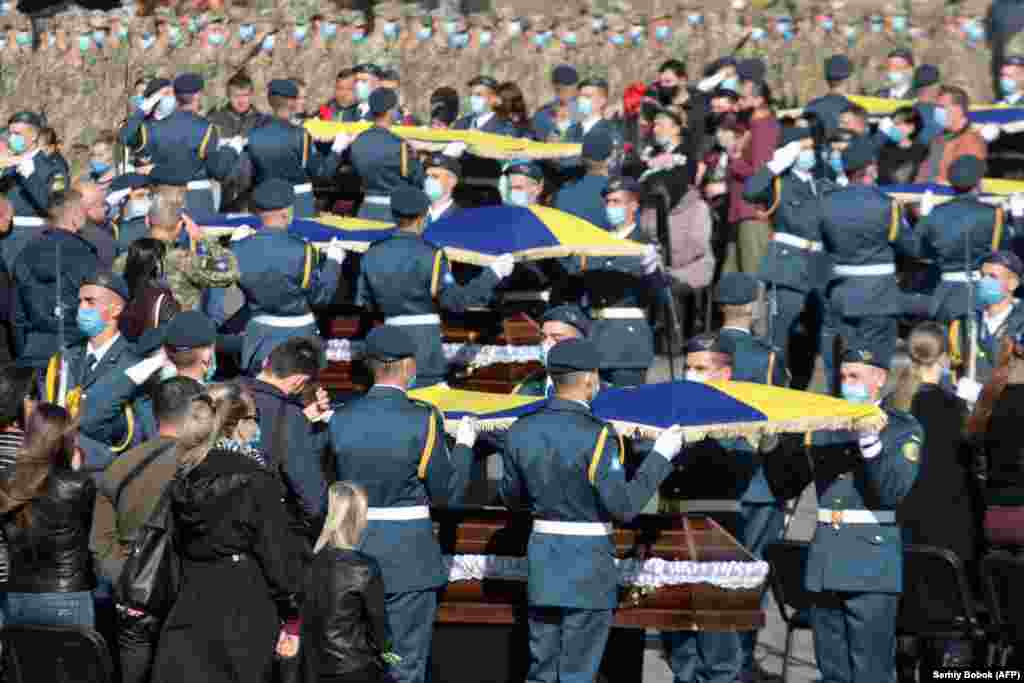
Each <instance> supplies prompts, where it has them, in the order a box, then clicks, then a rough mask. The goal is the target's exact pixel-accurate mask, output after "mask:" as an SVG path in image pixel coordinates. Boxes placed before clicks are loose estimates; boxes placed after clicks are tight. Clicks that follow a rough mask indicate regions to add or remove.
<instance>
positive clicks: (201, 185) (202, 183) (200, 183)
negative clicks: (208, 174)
mask: <svg viewBox="0 0 1024 683" xmlns="http://www.w3.org/2000/svg"><path fill="white" fill-rule="evenodd" d="M185 188H186V189H188V190H210V189H213V184H212V183H211V182H210V181H209V180H192V181H190V182H188V183H186V185H185Z"/></svg>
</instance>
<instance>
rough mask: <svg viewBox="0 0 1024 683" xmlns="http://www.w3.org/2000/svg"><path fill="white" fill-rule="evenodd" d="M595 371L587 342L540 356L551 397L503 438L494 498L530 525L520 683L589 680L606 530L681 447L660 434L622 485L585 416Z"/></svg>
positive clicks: (606, 625) (600, 641)
mask: <svg viewBox="0 0 1024 683" xmlns="http://www.w3.org/2000/svg"><path fill="white" fill-rule="evenodd" d="M599 366H600V356H599V354H598V351H597V349H596V348H595V347H594V345H593V344H592V343H590V342H589V341H586V340H583V339H569V340H567V341H563V342H561V343H559V344H556V345H555V346H554V347H553V348H552V349H551V352H550V353H549V354H548V372H549V373H550V374H551V377H552V380H553V382H554V386H555V397H554V398H552V399H551V400H549V401H548V402H547V404H546V405H545V406H544V407H542V408H540V409H539V410H538V411H537V412H535V413H532V414H530V415H527V416H525V417H522V418H520V419H519V420H517V421H516V423H515V424H514V425H512V427H511V429H509V431H508V436H507V438H506V446H505V450H504V467H503V472H504V473H503V477H502V481H501V497H502V499H503V500H504V502H505V503H506V504H507V505H508V506H509V507H513V508H517V507H519V508H526V509H528V510H529V511H530V512H531V513H532V514H533V518H534V522H533V533H532V534H531V536H530V542H529V548H528V550H527V563H528V567H529V569H528V572H529V574H528V577H529V578H528V583H527V586H528V588H527V590H528V604H529V628H530V669H529V674H528V675H527V679H528V680H530V681H556V680H562V681H570V680H571V681H580V682H581V683H582V681H592V680H594V678H595V676H596V674H597V670H598V667H599V666H600V663H601V656H602V655H603V653H604V649H605V644H606V642H607V640H608V634H609V632H610V630H611V626H612V620H613V619H614V612H613V610H614V609H615V608H616V607H617V606H618V602H619V601H618V585H617V584H618V580H617V579H618V572H617V571H616V569H615V564H614V558H615V544H614V542H613V537H612V534H613V529H612V523H613V521H624V522H628V521H630V520H631V519H632V518H633V517H635V516H636V515H637V514H638V513H639V512H640V511H641V510H642V509H643V508H644V506H645V505H646V504H647V502H648V501H649V500H650V498H651V496H652V495H654V492H655V491H656V490H657V488H658V486H659V485H660V484H661V482H662V481H664V479H665V478H666V477H667V476H668V475H669V474H670V473H671V472H672V460H673V458H675V457H676V456H677V455H678V454H679V451H680V450H681V449H682V446H683V434H682V430H680V429H678V428H677V429H670V430H666V431H665V432H663V433H662V435H661V436H659V437H658V440H657V441H656V442H655V444H654V452H653V453H651V454H649V455H648V456H647V457H646V458H645V459H644V461H643V463H642V464H641V465H640V467H639V468H638V469H637V471H636V473H635V474H634V475H633V477H632V479H631V480H629V481H628V482H627V480H626V474H625V467H624V457H625V447H624V445H623V441H622V437H621V436H619V435H618V434H617V433H616V432H615V429H614V428H613V427H612V426H611V425H609V424H607V423H605V422H604V421H602V420H599V419H598V418H596V417H594V415H593V414H592V413H591V412H590V403H591V401H592V400H593V398H594V397H595V396H596V395H597V393H598V391H599V390H600V379H599V378H598V372H597V371H598V368H599ZM552 482H558V485H556V486H552V485H551V484H552ZM570 672H571V675H567V674H570Z"/></svg>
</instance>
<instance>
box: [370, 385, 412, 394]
mask: <svg viewBox="0 0 1024 683" xmlns="http://www.w3.org/2000/svg"><path fill="white" fill-rule="evenodd" d="M378 390H379V391H378ZM370 391H377V393H380V392H385V393H386V392H388V391H400V392H402V393H403V394H408V390H407V389H406V388H405V387H400V386H398V385H397V384H374V385H373V386H372V387H370Z"/></svg>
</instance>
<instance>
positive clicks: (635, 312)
mask: <svg viewBox="0 0 1024 683" xmlns="http://www.w3.org/2000/svg"><path fill="white" fill-rule="evenodd" d="M646 317H647V313H646V312H645V311H644V309H642V308H598V309H596V310H594V319H595V320H643V319H645V318H646Z"/></svg>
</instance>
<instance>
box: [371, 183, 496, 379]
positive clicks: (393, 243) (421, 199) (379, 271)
mask: <svg viewBox="0 0 1024 683" xmlns="http://www.w3.org/2000/svg"><path fill="white" fill-rule="evenodd" d="M390 203H391V211H392V213H393V214H394V219H395V222H397V224H398V232H397V233H396V234H395V235H393V236H392V237H388V238H387V239H383V240H381V241H379V242H375V243H374V244H372V245H371V246H370V248H369V249H368V250H367V251H366V253H365V254H363V258H362V262H361V264H360V271H359V282H358V288H357V290H356V303H357V304H358V305H360V306H363V307H365V308H367V309H369V310H371V311H373V312H375V313H381V314H383V315H384V316H385V320H384V322H385V324H387V325H393V326H397V327H402V328H404V330H405V332H406V334H408V335H409V336H410V337H411V338H412V339H413V340H414V341H415V343H416V366H417V368H418V369H419V370H418V374H417V378H416V379H417V386H428V385H431V384H437V383H438V382H443V381H444V380H445V376H446V375H447V373H448V362H447V360H446V359H445V356H444V350H443V349H442V347H441V317H440V315H439V312H440V311H441V310H446V311H451V312H453V313H460V312H462V311H464V310H465V309H466V307H467V306H474V305H476V306H483V305H485V304H486V303H487V302H488V301H490V299H491V296H492V295H493V294H494V287H495V286H496V285H497V284H498V282H500V281H501V279H502V278H505V277H508V276H509V275H510V274H511V272H512V269H513V267H514V263H513V261H512V257H511V256H504V257H501V258H499V259H498V260H497V261H495V262H494V263H492V264H491V265H490V266H489V267H487V268H482V269H481V271H480V274H479V275H477V276H476V277H475V278H474V279H472V280H470V281H469V282H467V283H466V284H465V285H459V284H458V283H456V282H455V278H454V277H453V276H452V274H451V271H450V270H449V268H448V258H447V257H446V256H445V255H444V251H442V250H441V249H438V248H437V247H435V246H434V245H432V244H430V243H429V242H427V241H426V240H424V239H423V237H421V234H422V232H423V223H424V220H425V216H426V213H427V209H428V208H429V206H430V200H429V199H428V198H427V195H426V194H425V193H424V192H423V190H421V189H419V188H418V187H410V186H408V185H406V186H403V187H400V188H398V189H397V190H395V192H394V194H392V195H391V202H390Z"/></svg>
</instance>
